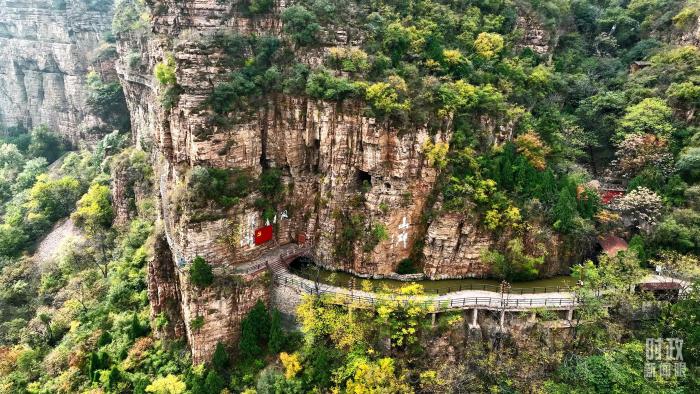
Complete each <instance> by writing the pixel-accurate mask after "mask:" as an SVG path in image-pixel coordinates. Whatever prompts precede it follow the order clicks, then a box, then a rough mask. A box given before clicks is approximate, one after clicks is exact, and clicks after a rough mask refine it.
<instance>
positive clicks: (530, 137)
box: [515, 131, 552, 171]
mask: <svg viewBox="0 0 700 394" xmlns="http://www.w3.org/2000/svg"><path fill="white" fill-rule="evenodd" d="M515 145H516V146H517V147H518V153H520V154H521V155H523V156H525V158H526V159H527V161H528V162H530V164H531V165H532V166H533V167H535V168H536V169H538V170H540V171H542V170H544V169H545V168H546V167H547V155H549V153H550V152H551V151H552V150H551V149H550V148H549V146H547V144H545V143H544V142H543V141H542V139H540V136H539V135H537V134H536V133H535V132H534V131H528V132H527V133H525V134H521V135H519V136H518V137H517V138H516V139H515Z"/></svg>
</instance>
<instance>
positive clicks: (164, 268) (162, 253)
mask: <svg viewBox="0 0 700 394" xmlns="http://www.w3.org/2000/svg"><path fill="white" fill-rule="evenodd" d="M175 267H176V266H175V263H174V262H173V258H172V253H171V252H170V247H169V246H168V243H167V241H166V240H165V237H164V236H163V234H162V233H160V234H157V236H156V237H155V240H154V244H153V255H152V256H151V258H150V260H149V262H148V300H149V301H150V304H151V320H155V321H157V320H159V319H160V318H161V317H163V318H165V319H166V322H167V323H166V324H165V325H164V326H163V327H159V330H160V333H161V334H162V335H163V336H165V337H166V338H170V339H174V338H180V337H182V336H183V335H184V334H185V330H184V328H185V324H184V320H183V315H182V307H181V292H180V286H179V282H178V277H177V274H176V268H175Z"/></svg>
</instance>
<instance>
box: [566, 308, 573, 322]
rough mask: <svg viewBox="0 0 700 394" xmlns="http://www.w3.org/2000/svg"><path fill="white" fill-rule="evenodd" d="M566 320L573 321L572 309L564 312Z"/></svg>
mask: <svg viewBox="0 0 700 394" xmlns="http://www.w3.org/2000/svg"><path fill="white" fill-rule="evenodd" d="M566 320H568V321H572V320H574V309H573V308H571V309H569V310H568V311H566Z"/></svg>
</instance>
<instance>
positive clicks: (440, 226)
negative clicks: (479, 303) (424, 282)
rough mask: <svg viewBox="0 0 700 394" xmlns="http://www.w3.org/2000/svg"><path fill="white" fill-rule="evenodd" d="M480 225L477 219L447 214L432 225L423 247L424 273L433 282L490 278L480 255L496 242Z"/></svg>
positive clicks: (457, 214) (486, 266) (489, 268)
mask: <svg viewBox="0 0 700 394" xmlns="http://www.w3.org/2000/svg"><path fill="white" fill-rule="evenodd" d="M478 223H479V220H478V218H469V217H466V216H465V215H463V214H460V213H444V214H442V215H440V216H438V217H437V218H436V219H435V220H434V221H433V222H432V223H430V227H428V232H427V234H426V237H425V246H424V247H423V255H424V268H423V271H424V272H425V274H426V275H427V276H428V277H429V278H430V279H444V278H460V277H479V278H483V277H487V276H488V275H489V274H491V267H490V266H489V265H488V264H486V263H484V262H483V261H482V260H481V253H482V252H484V251H486V250H488V249H489V247H491V246H492V245H493V240H492V238H491V236H490V234H489V233H488V232H487V231H484V230H482V229H480V228H479V224H478Z"/></svg>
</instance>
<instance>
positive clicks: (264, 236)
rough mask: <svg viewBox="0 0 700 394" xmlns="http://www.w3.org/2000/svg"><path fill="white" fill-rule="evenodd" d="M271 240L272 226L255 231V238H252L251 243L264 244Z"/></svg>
mask: <svg viewBox="0 0 700 394" xmlns="http://www.w3.org/2000/svg"><path fill="white" fill-rule="evenodd" d="M271 239H272V225H270V226H265V227H260V228H259V229H257V230H255V236H254V237H253V241H254V242H255V244H256V245H260V244H264V243H265V242H267V241H269V240H271Z"/></svg>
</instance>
